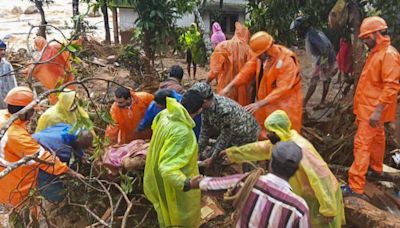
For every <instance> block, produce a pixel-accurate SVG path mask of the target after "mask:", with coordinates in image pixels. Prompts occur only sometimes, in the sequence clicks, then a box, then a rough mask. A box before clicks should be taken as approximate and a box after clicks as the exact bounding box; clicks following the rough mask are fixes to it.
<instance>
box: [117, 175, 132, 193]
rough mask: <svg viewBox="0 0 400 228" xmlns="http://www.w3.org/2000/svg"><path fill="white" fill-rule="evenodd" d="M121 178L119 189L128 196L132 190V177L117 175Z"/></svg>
mask: <svg viewBox="0 0 400 228" xmlns="http://www.w3.org/2000/svg"><path fill="white" fill-rule="evenodd" d="M119 175H120V178H121V188H122V190H123V191H124V192H125V193H126V194H129V193H131V192H132V190H133V179H134V178H133V177H131V176H128V175H127V174H123V173H121V172H120V173H119Z"/></svg>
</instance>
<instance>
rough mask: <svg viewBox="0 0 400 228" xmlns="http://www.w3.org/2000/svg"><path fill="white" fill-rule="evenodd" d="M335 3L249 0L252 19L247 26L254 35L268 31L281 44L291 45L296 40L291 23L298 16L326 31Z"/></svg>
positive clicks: (302, 0) (309, 0) (320, 0)
mask: <svg viewBox="0 0 400 228" xmlns="http://www.w3.org/2000/svg"><path fill="white" fill-rule="evenodd" d="M335 3H336V0H300V1H299V0H286V1H280V0H249V1H248V5H247V8H248V11H249V13H250V19H249V20H248V21H247V23H246V24H247V25H248V26H249V27H250V30H251V32H252V33H254V32H257V31H261V30H263V31H267V32H268V33H270V34H271V35H272V36H274V38H275V39H276V40H277V41H278V42H279V43H284V44H290V43H292V42H293V41H294V40H295V34H294V33H293V32H292V31H290V29H289V28H290V23H291V22H292V21H293V20H294V19H295V18H296V17H297V16H299V15H305V16H307V17H308V18H309V22H310V23H311V25H313V26H314V27H316V28H319V29H323V30H324V29H325V28H327V23H328V14H329V11H330V10H331V8H332V7H333V5H334V4H335Z"/></svg>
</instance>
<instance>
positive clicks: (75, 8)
mask: <svg viewBox="0 0 400 228" xmlns="http://www.w3.org/2000/svg"><path fill="white" fill-rule="evenodd" d="M77 15H79V0H72V16H77Z"/></svg>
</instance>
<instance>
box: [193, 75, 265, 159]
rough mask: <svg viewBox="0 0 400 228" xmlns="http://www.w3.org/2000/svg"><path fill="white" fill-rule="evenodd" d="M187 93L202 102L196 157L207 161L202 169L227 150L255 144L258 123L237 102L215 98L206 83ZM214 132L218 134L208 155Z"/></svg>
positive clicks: (197, 84)
mask: <svg viewBox="0 0 400 228" xmlns="http://www.w3.org/2000/svg"><path fill="white" fill-rule="evenodd" d="M190 90H196V91H198V92H199V94H200V95H199V96H200V97H201V99H202V100H203V102H204V103H203V111H202V113H201V115H202V124H201V130H200V138H199V153H200V157H201V159H202V160H203V159H207V160H205V161H204V163H203V164H202V165H205V166H210V165H212V163H213V162H214V161H215V158H218V154H219V153H220V152H221V151H222V150H225V149H226V148H228V147H231V146H241V145H244V144H247V143H251V142H255V141H257V137H258V134H259V131H260V128H259V126H258V124H257V121H256V120H255V119H254V117H253V116H252V115H251V114H250V113H248V112H246V111H245V110H244V108H243V107H242V106H240V105H239V104H238V103H237V102H235V101H233V100H231V99H229V98H227V97H223V96H219V95H215V94H214V91H213V90H212V88H211V86H210V85H209V84H207V83H205V82H197V83H196V84H194V85H193V86H192V87H191V88H190ZM193 102H194V101H193ZM213 131H214V132H215V133H216V134H217V140H216V142H215V144H214V145H213V146H212V148H211V150H209V151H207V150H206V148H207V146H208V143H209V139H210V137H211V133H212V132H213Z"/></svg>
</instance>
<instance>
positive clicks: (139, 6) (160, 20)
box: [128, 0, 196, 60]
mask: <svg viewBox="0 0 400 228" xmlns="http://www.w3.org/2000/svg"><path fill="white" fill-rule="evenodd" d="M128 1H129V3H130V5H132V6H133V8H134V9H135V11H136V12H137V13H138V16H139V17H138V19H137V20H136V21H135V23H136V26H137V27H138V28H139V29H140V31H142V32H143V36H142V41H143V42H142V44H143V48H144V51H145V53H146V56H147V57H148V58H149V59H152V60H153V59H154V55H155V53H159V52H162V51H163V50H165V48H166V47H167V39H168V37H170V35H171V34H172V33H173V32H172V31H173V28H174V24H175V20H176V19H177V18H178V17H179V16H181V15H183V14H184V13H185V12H189V11H190V10H191V9H193V7H194V6H195V4H196V1H195V0H189V1H188V0H170V1H166V0H151V1H149V0H128Z"/></svg>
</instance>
